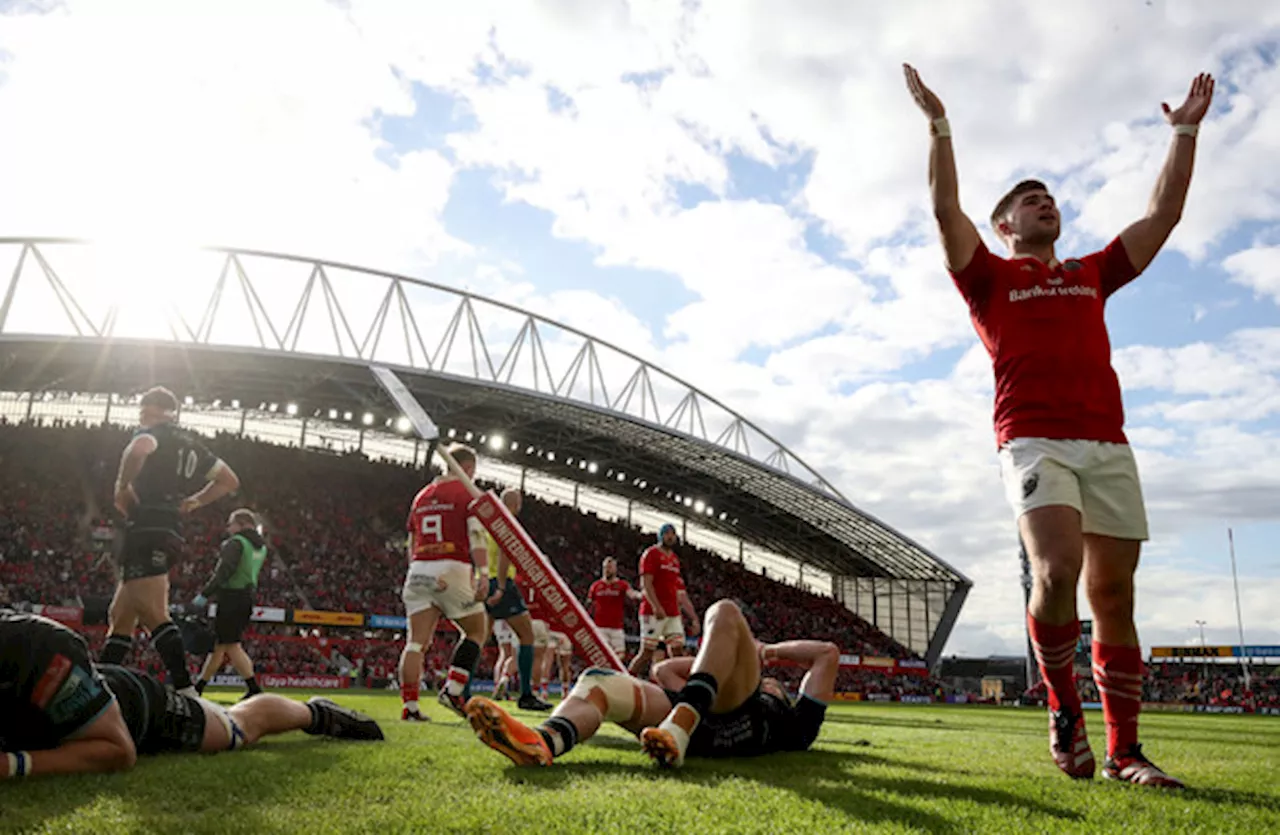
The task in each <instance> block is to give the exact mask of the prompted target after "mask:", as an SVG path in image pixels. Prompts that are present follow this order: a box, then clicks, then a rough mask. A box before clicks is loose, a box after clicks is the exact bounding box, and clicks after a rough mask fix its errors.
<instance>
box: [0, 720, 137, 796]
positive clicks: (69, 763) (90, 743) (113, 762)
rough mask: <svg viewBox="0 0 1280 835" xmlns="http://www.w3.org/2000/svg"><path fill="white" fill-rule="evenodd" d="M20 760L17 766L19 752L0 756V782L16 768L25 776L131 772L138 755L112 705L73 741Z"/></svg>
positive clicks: (25, 755) (24, 755) (26, 753)
mask: <svg viewBox="0 0 1280 835" xmlns="http://www.w3.org/2000/svg"><path fill="white" fill-rule="evenodd" d="M21 757H22V758H23V761H22V762H21V763H19V761H18V758H19V753H18V752H7V754H6V755H5V756H0V778H5V777H10V776H12V775H13V773H14V772H13V771H12V769H14V768H15V767H17V768H21V769H22V773H24V774H26V775H28V776H29V775H35V774H91V773H99V772H107V771H127V770H128V769H130V768H133V764H134V763H135V762H136V761H137V759H138V753H137V749H135V748H134V745H133V739H132V738H131V737H130V736H129V728H128V727H127V726H126V725H125V723H124V716H123V715H122V714H121V713H120V706H119V705H118V704H115V703H114V702H113V703H112V704H111V706H110V707H108V708H107V710H106V711H105V712H104V713H103V714H102V715H101V716H99V717H98V718H97V719H95V720H93V722H92V723H90V725H89V726H88V727H87V728H85V729H84V730H83V731H82V732H81V733H80V734H79V735H78V736H77V737H76V738H75V739H69V740H66V741H64V742H63V743H62V744H61V745H59V746H58V747H57V748H51V749H49V750H46V751H24V752H21Z"/></svg>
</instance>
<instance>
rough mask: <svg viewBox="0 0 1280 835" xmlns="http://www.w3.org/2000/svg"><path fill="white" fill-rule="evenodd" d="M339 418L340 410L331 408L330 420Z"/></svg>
mask: <svg viewBox="0 0 1280 835" xmlns="http://www.w3.org/2000/svg"><path fill="white" fill-rule="evenodd" d="M337 419H338V410H337V409H330V410H329V420H337Z"/></svg>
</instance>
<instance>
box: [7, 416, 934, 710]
mask: <svg viewBox="0 0 1280 835" xmlns="http://www.w3.org/2000/svg"><path fill="white" fill-rule="evenodd" d="M128 434H129V433H128V431H127V430H124V429H121V428H118V427H113V426H95V427H88V426H84V425H78V424H70V423H65V422H63V421H56V420H55V421H48V422H46V423H34V422H33V423H21V424H12V423H9V422H7V421H5V422H0V460H2V462H3V465H4V467H5V469H6V472H7V473H10V474H11V476H10V477H9V478H8V479H6V481H5V483H4V485H3V486H0V560H2V562H0V583H4V584H6V585H7V586H8V591H9V594H10V596H11V597H12V598H13V599H14V600H20V601H26V602H29V603H42V604H50V605H55V606H56V605H64V606H68V605H69V606H77V605H78V606H84V607H85V608H92V606H91V605H87V604H90V601H94V600H96V601H99V603H101V601H104V600H105V599H107V598H108V597H109V596H110V594H111V591H112V588H113V583H114V576H113V573H112V567H111V562H110V559H109V558H108V555H107V554H106V553H105V550H104V546H103V543H105V542H106V541H107V529H108V528H109V526H110V522H109V521H108V511H109V508H110V495H111V494H110V488H111V479H112V477H113V474H114V467H115V463H116V460H117V459H118V456H119V451H120V450H121V449H122V448H123V447H124V445H125V443H126V442H127V439H128ZM211 447H212V448H213V449H214V451H215V452H217V453H218V454H219V455H221V456H222V457H224V458H225V459H226V460H227V461H230V462H233V464H234V466H235V468H236V470H237V471H238V472H239V474H240V476H241V479H242V481H243V484H244V489H243V492H242V494H241V495H240V496H239V497H238V498H237V499H236V502H237V503H238V504H245V505H248V506H251V507H253V508H255V509H257V510H258V511H259V512H260V513H261V514H262V515H263V517H264V518H265V519H266V521H267V526H268V530H267V534H268V539H269V541H270V544H271V546H272V553H273V558H272V560H271V562H270V564H269V566H268V567H267V569H266V570H264V572H263V574H262V585H261V588H260V591H259V595H258V602H259V605H262V606H269V607H280V608H294V607H296V608H303V609H309V610H322V611H346V612H364V613H384V614H398V613H399V612H400V599H399V586H400V583H401V582H402V579H403V571H404V568H403V566H404V558H403V555H402V539H403V532H402V531H403V514H404V512H405V508H407V507H408V505H409V501H410V499H411V498H412V496H413V495H414V493H415V492H416V491H417V490H418V489H419V487H420V486H421V476H420V475H419V474H418V473H416V472H414V471H413V470H412V469H411V468H407V467H404V466H402V465H398V464H393V463H385V462H375V461H370V460H368V459H366V458H365V457H363V456H362V455H358V454H348V455H329V454H325V453H321V452H315V451H308V450H301V449H297V448H290V447H283V446H277V445H274V444H269V443H263V442H258V441H251V440H246V439H243V438H238V437H234V436H230V435H221V436H218V437H216V438H214V439H213V440H212V441H211ZM335 485H341V487H340V489H335ZM486 486H491V487H495V488H500V487H501V485H494V484H490V485H486ZM224 504H225V503H224ZM222 509H223V510H225V509H227V508H222ZM521 517H522V521H523V522H524V524H525V526H526V527H527V528H528V529H529V530H530V532H531V533H532V534H533V535H534V537H535V538H536V539H537V541H538V542H539V543H540V544H541V546H542V548H543V550H544V551H545V552H546V553H547V554H548V555H549V556H550V557H551V559H552V561H553V563H554V564H555V565H556V567H557V569H558V570H559V571H560V573H561V574H562V576H563V577H564V578H565V580H566V581H567V582H568V583H569V585H570V587H571V588H572V589H573V591H574V592H575V594H577V595H578V596H579V598H580V599H582V598H585V596H586V591H587V588H588V587H589V586H590V584H591V583H592V581H593V580H595V579H596V577H597V576H598V574H599V566H600V562H601V560H602V559H603V558H604V557H605V556H609V555H616V556H618V558H619V564H620V573H621V575H622V576H623V577H624V578H625V579H628V580H629V581H631V582H632V583H633V584H635V583H636V581H637V578H636V563H637V560H638V554H639V553H640V551H641V550H643V548H644V547H645V546H646V545H648V544H649V543H650V542H651V541H652V535H651V534H646V533H644V532H643V531H641V530H640V529H639V528H637V527H628V526H626V525H619V524H617V523H615V522H610V521H606V520H603V519H600V518H598V517H596V516H594V515H590V514H584V513H581V512H579V511H578V510H576V509H575V508H572V507H569V506H566V505H561V504H554V503H548V502H543V501H539V500H537V499H536V498H532V497H529V498H527V499H526V503H525V508H524V511H523V512H522V514H521ZM223 521H224V519H223V515H222V514H220V513H219V511H218V510H216V509H215V510H210V511H208V512H205V513H202V514H200V515H199V516H197V517H196V518H194V519H191V520H189V522H188V524H187V529H186V537H187V543H186V549H185V554H184V560H183V562H182V563H181V564H180V565H179V566H178V567H177V568H176V569H175V570H174V572H173V574H172V592H171V599H172V602H173V603H185V602H187V601H190V600H191V599H192V598H193V597H194V596H195V594H196V593H197V591H198V590H199V588H200V586H201V585H202V584H203V583H204V581H205V580H206V579H207V577H208V576H209V573H210V572H211V571H212V569H213V563H214V559H215V554H216V550H217V543H218V542H219V541H220V540H221V538H222V532H221V526H222V524H223ZM95 537H96V538H95ZM681 559H682V562H683V564H684V568H685V576H686V577H687V578H688V583H689V593H690V596H691V597H692V599H693V601H694V604H695V605H696V606H698V607H699V609H702V608H705V607H706V606H708V605H710V604H711V603H712V602H714V601H715V600H718V599H720V598H724V597H730V598H735V599H738V600H741V601H745V602H746V604H747V605H746V608H745V610H746V612H747V614H748V618H749V619H750V621H751V624H752V627H753V629H754V630H755V631H756V634H757V635H759V636H760V637H761V638H762V639H763V640H782V639H785V638H788V637H794V636H799V635H804V636H808V637H814V638H818V639H822V640H831V641H833V642H835V643H837V644H839V645H840V646H841V647H842V649H843V650H844V651H845V652H847V653H852V654H860V655H872V656H882V657H887V658H895V659H913V658H917V656H915V655H914V654H913V653H911V652H910V651H909V650H908V649H907V648H906V647H903V646H902V645H901V644H899V643H898V642H896V641H894V640H893V639H892V638H889V637H888V636H886V635H885V634H883V633H882V632H880V631H879V630H877V629H876V628H875V627H873V626H871V625H870V624H868V623H867V622H866V621H864V620H862V619H861V618H859V617H857V616H856V615H855V614H853V613H852V612H851V611H850V610H849V609H847V608H846V607H844V606H842V605H841V604H840V603H838V602H837V601H835V600H833V599H830V598H824V597H821V596H818V595H815V594H812V593H810V592H809V591H806V590H804V589H800V588H796V587H794V586H790V585H787V584H785V583H782V582H779V581H777V580H775V579H770V578H768V577H765V576H762V575H760V574H756V573H754V572H752V571H750V570H749V569H747V568H745V567H743V566H741V565H739V564H737V563H733V562H730V561H727V560H725V559H723V558H721V557H719V556H717V555H715V554H713V553H710V552H708V551H704V550H701V549H698V548H693V547H689V546H684V547H682V548H681ZM637 626H638V624H637V623H636V612H635V610H634V607H632V608H631V609H630V610H629V611H628V623H627V628H628V632H629V633H631V634H634V633H635V631H636V629H637ZM283 628H284V627H271V626H263V625H258V626H257V627H255V631H254V632H253V633H252V634H251V635H250V636H249V637H248V638H247V649H248V650H249V652H250V654H251V655H252V656H253V657H254V658H255V659H260V660H261V662H262V664H263V667H262V670H263V671H264V672H285V671H286V670H287V671H289V672H295V673H321V672H324V673H332V672H335V671H336V670H337V669H338V668H339V664H338V663H337V662H336V661H334V660H332V659H331V658H330V656H331V655H332V653H333V651H334V650H337V649H339V646H340V645H341V646H342V649H344V650H346V651H345V652H344V653H343V657H344V658H346V659H347V660H348V661H350V662H352V663H355V664H357V665H358V666H360V667H361V668H362V669H365V670H368V669H375V670H376V669H377V668H382V670H383V671H384V672H385V671H387V670H393V669H394V665H395V659H396V657H397V655H398V652H399V645H398V644H396V643H394V642H392V641H388V640H381V639H376V638H363V639H356V640H355V645H356V646H355V647H354V648H351V647H350V646H347V645H346V644H345V642H344V640H343V639H340V638H322V637H321V636H319V635H318V634H313V635H311V636H310V638H309V641H308V640H304V639H301V637H300V636H298V635H296V634H294V635H291V636H284V635H279V634H274V635H273V634H269V633H270V632H271V630H278V629H283ZM296 631H297V630H296V629H295V630H294V632H295V633H296ZM311 631H312V632H316V630H311ZM330 631H332V630H330ZM288 639H298V640H301V641H302V642H301V643H297V642H293V641H290V640H288ZM325 640H328V641H334V643H333V644H332V645H331V646H327V647H325V648H323V649H322V648H321V647H320V645H319V643H318V642H320V641H325ZM348 640H349V639H348ZM448 646H449V644H448V641H447V639H445V638H443V637H442V638H441V640H440V641H439V642H438V645H437V647H436V648H434V650H433V652H432V653H431V656H430V658H431V660H434V661H436V662H437V666H438V665H439V664H442V663H443V659H444V657H446V655H445V654H446V652H447V648H448ZM143 658H146V659H148V660H149V663H152V662H154V659H151V657H150V655H149V654H148V653H145V652H144V653H143ZM428 666H429V667H430V666H431V665H430V663H429V665H428ZM783 675H784V676H785V673H783ZM846 675H847V681H848V682H849V683H850V686H851V687H852V686H854V685H855V684H857V685H858V686H860V687H863V688H864V689H866V688H872V689H875V688H879V689H880V690H883V691H884V692H899V693H901V692H913V693H914V692H923V691H924V690H927V689H928V686H929V685H928V683H927V682H926V681H924V680H923V679H921V677H920V676H896V677H886V676H883V675H880V674H874V673H866V672H861V671H858V672H855V671H850V672H849V673H847V674H846ZM369 677H370V678H375V679H378V678H384V677H385V676H374V675H371V676H369ZM916 679H921V680H919V681H917V680H916Z"/></svg>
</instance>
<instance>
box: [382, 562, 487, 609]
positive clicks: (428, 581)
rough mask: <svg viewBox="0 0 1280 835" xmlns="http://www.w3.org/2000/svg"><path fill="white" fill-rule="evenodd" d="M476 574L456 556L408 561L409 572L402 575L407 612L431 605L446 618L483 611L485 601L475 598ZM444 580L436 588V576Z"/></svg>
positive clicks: (403, 597) (402, 593) (402, 596)
mask: <svg viewBox="0 0 1280 835" xmlns="http://www.w3.org/2000/svg"><path fill="white" fill-rule="evenodd" d="M474 577H475V575H474V574H473V573H472V568H471V565H470V564H468V563H462V562H458V561H457V560H417V561H414V562H411V563H409V573H408V575H407V576H406V577H405V579H404V590H403V591H402V592H401V593H400V596H401V598H402V599H403V600H404V613H405V615H406V616H409V615H416V614H417V613H418V612H422V611H425V610H427V609H430V608H431V607H432V606H434V607H436V608H437V609H439V610H440V612H441V613H442V614H443V615H444V616H445V617H446V618H448V619H449V620H459V619H461V618H465V617H469V616H470V615H475V614H478V613H480V612H483V611H484V603H483V602H481V601H478V600H476V587H475V579H474ZM437 578H442V579H443V580H444V581H445V583H446V588H445V589H444V590H443V591H439V590H437V589H436V579H437Z"/></svg>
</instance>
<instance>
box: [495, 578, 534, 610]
mask: <svg viewBox="0 0 1280 835" xmlns="http://www.w3.org/2000/svg"><path fill="white" fill-rule="evenodd" d="M497 590H498V578H496V577H490V578H489V594H490V595H492V594H493V593H494V592H495V591H497ZM484 610H485V611H486V612H488V613H489V617H491V618H493V619H494V620H506V619H507V618H513V617H515V616H516V615H522V614H524V613H525V612H527V611H529V610H528V608H526V607H525V605H524V598H523V597H521V596H520V588H519V586H517V585H516V581H515V580H507V585H506V588H504V589H503V590H502V599H500V600H499V601H498V603H497V605H495V606H490V605H489V604H488V603H485V605H484Z"/></svg>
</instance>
